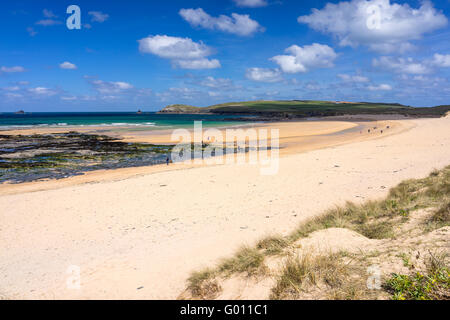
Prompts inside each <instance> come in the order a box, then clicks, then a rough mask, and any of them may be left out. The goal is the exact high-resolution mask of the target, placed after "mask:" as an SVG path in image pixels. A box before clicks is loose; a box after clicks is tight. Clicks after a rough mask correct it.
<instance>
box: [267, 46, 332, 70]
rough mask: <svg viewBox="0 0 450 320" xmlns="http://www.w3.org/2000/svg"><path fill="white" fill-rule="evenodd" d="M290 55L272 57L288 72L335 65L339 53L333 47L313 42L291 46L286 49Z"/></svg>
mask: <svg viewBox="0 0 450 320" xmlns="http://www.w3.org/2000/svg"><path fill="white" fill-rule="evenodd" d="M285 52H286V53H290V54H289V55H279V56H275V57H273V58H271V60H272V61H274V62H275V63H277V64H278V65H279V66H280V68H281V70H282V71H283V72H286V73H298V72H307V71H308V70H309V69H311V68H328V67H332V66H333V61H334V60H335V59H336V57H337V54H336V52H334V50H333V48H331V47H329V46H327V45H323V44H318V43H313V44H312V45H306V46H303V47H299V46H297V45H293V46H290V47H289V48H287V49H286V50H285Z"/></svg>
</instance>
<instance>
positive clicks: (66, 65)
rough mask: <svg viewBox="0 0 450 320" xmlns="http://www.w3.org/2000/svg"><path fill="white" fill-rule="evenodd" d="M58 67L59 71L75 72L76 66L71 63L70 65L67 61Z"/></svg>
mask: <svg viewBox="0 0 450 320" xmlns="http://www.w3.org/2000/svg"><path fill="white" fill-rule="evenodd" d="M59 67H60V68H61V69H67V70H75V69H77V66H76V65H74V64H73V63H70V62H68V61H66V62H63V63H61V64H60V65H59Z"/></svg>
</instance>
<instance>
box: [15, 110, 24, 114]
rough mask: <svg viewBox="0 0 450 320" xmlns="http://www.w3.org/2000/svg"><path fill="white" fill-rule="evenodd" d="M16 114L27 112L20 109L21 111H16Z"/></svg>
mask: <svg viewBox="0 0 450 320" xmlns="http://www.w3.org/2000/svg"><path fill="white" fill-rule="evenodd" d="M15 114H25V111H23V110H19V111H17V112H15Z"/></svg>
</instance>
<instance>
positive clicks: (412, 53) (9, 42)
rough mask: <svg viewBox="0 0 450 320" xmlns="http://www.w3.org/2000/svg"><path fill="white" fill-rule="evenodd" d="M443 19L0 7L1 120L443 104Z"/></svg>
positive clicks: (447, 6) (372, 8)
mask: <svg viewBox="0 0 450 320" xmlns="http://www.w3.org/2000/svg"><path fill="white" fill-rule="evenodd" d="M71 4H75V5H77V6H78V7H79V8H80V10H81V29H79V30H78V29H73V30H69V29H68V28H67V26H66V19H67V18H68V17H69V16H70V14H67V13H66V9H67V7H68V6H69V5H71ZM449 13H450V0H439V1H438V0H434V1H389V0H368V1H366V0H352V1H298V0H221V1H210V0H196V1H186V0H173V1H171V0H168V1H140V0H127V1H120V0H116V1H112V0H111V1H95V0H89V1H81V0H78V1H71V2H66V1H36V0H29V1H20V0H18V1H8V2H2V6H1V10H0V38H1V42H0V112H8V111H16V110H18V109H24V110H26V111H33V112H37V111H134V110H136V109H137V108H141V109H143V110H146V111H155V110H158V109H160V108H162V107H164V106H165V105H168V104H173V103H185V104H191V105H196V106H208V105H212V104H216V103H222V102H230V101H243V100H257V99H258V100H259V99H262V100H271V99H277V100H279V99H313V100H314V99H317V100H345V101H381V102H399V103H403V104H406V105H413V106H433V105H441V104H450V82H449V76H450V41H449V39H450V26H449V22H448V19H449Z"/></svg>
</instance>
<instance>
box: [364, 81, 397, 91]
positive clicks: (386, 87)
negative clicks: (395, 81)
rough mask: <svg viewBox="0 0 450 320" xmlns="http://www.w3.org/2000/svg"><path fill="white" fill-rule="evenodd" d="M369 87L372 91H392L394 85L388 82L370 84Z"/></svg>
mask: <svg viewBox="0 0 450 320" xmlns="http://www.w3.org/2000/svg"><path fill="white" fill-rule="evenodd" d="M367 89H369V90H370V91H390V90H392V87H391V86H390V85H388V84H385V83H383V84H380V85H378V86H376V85H370V86H368V87H367Z"/></svg>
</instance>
